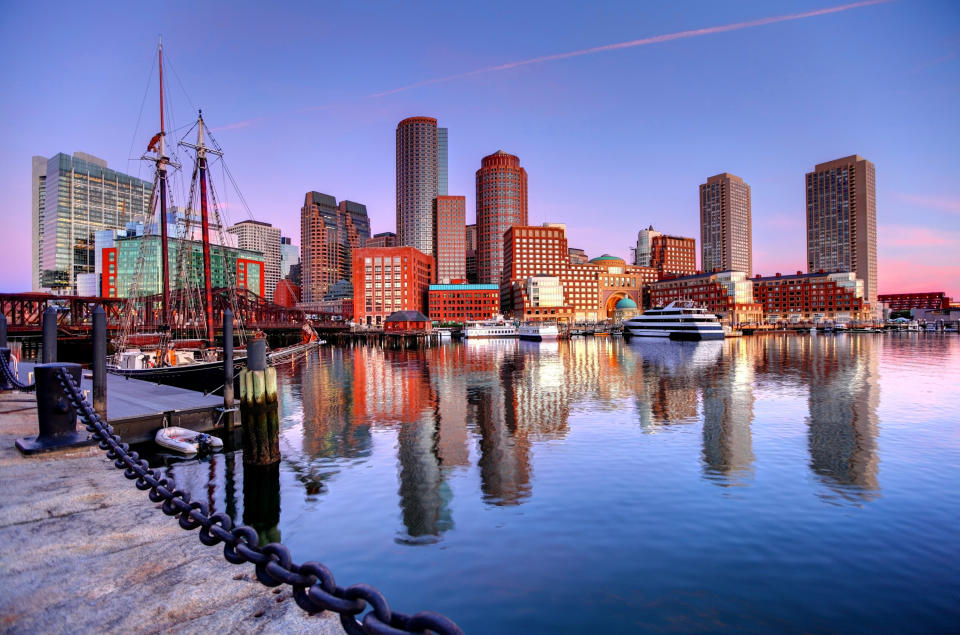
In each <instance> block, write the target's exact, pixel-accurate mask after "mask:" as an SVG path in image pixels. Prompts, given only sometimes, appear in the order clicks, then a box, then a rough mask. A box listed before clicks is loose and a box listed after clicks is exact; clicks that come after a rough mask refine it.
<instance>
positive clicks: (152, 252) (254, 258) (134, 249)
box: [104, 236, 264, 298]
mask: <svg viewBox="0 0 960 635" xmlns="http://www.w3.org/2000/svg"><path fill="white" fill-rule="evenodd" d="M141 245H142V248H143V269H142V274H141V276H140V281H139V285H138V286H137V287H134V285H133V283H134V278H135V276H136V274H137V260H138V259H139V258H140V250H141ZM184 248H186V249H189V250H190V251H189V253H188V254H187V258H186V260H185V261H184V263H183V271H182V272H181V271H180V264H179V261H180V250H181V249H184ZM116 250H117V260H116V262H117V266H116V286H115V290H116V296H114V297H119V298H125V297H128V296H130V295H131V294H132V293H135V295H137V296H143V295H153V294H157V293H160V290H161V287H162V284H161V274H160V258H161V255H160V254H161V250H160V238H159V236H137V237H135V238H118V239H117V241H116ZM167 256H168V260H169V269H170V288H171V289H180V288H183V287H185V286H189V288H192V289H202V288H203V245H202V243H199V242H196V241H192V240H179V239H171V240H169V241H168V248H167ZM238 261H240V262H239V265H240V266H239V267H238ZM245 261H246V262H245ZM251 263H256V264H251ZM263 267H264V259H263V255H262V254H260V253H258V252H255V251H248V250H246V249H237V248H235V247H221V246H219V245H211V247H210V278H211V280H212V286H213V288H215V289H216V288H218V287H228V286H240V287H242V288H246V289H249V290H251V291H253V292H254V293H256V294H257V295H260V289H261V285H262V282H263V280H262V278H263ZM238 277H239V278H240V279H239V280H238ZM112 286H113V285H111V284H110V283H109V280H108V281H107V284H105V285H104V295H110V294H109V293H108V291H107V290H108V289H109V288H110V287H112Z"/></svg>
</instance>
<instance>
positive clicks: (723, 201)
mask: <svg viewBox="0 0 960 635" xmlns="http://www.w3.org/2000/svg"><path fill="white" fill-rule="evenodd" d="M752 245H753V229H752V221H751V214H750V186H749V185H747V184H746V183H744V181H743V179H741V178H740V177H739V176H735V175H733V174H730V173H728V172H724V173H723V174H717V175H716V176H711V177H710V178H708V179H707V182H706V183H703V184H702V185H700V266H701V267H702V268H703V270H704V271H706V272H710V271H713V270H714V269H720V270H721V271H742V272H744V273H746V274H747V277H750V276H751V275H753V246H752Z"/></svg>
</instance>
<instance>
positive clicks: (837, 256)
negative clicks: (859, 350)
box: [806, 155, 877, 306]
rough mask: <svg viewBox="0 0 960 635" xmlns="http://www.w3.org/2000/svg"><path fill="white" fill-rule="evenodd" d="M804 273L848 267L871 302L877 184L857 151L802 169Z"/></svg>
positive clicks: (871, 169) (874, 299)
mask: <svg viewBox="0 0 960 635" xmlns="http://www.w3.org/2000/svg"><path fill="white" fill-rule="evenodd" d="M806 187H807V271H810V272H814V271H820V270H821V269H822V270H824V271H826V272H828V273H830V272H835V271H842V272H846V271H853V272H854V273H856V274H857V277H858V278H860V279H861V280H863V287H864V294H865V296H866V299H867V301H868V302H869V303H870V304H871V305H872V306H876V304H877V183H876V174H875V169H874V167H873V164H872V163H870V162H869V161H867V160H866V159H864V158H863V157H861V156H859V155H853V156H849V157H844V158H842V159H836V160H834V161H828V162H827V163H821V164H819V165H817V166H816V167H814V168H813V172H809V173H807V177H806Z"/></svg>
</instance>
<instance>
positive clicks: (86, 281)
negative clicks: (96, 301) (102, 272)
mask: <svg viewBox="0 0 960 635" xmlns="http://www.w3.org/2000/svg"><path fill="white" fill-rule="evenodd" d="M100 278H101V276H98V275H97V274H96V273H78V274H77V295H79V296H81V297H83V298H96V297H99V296H100Z"/></svg>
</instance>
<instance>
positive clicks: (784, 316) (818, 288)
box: [752, 271, 871, 323]
mask: <svg viewBox="0 0 960 635" xmlns="http://www.w3.org/2000/svg"><path fill="white" fill-rule="evenodd" d="M752 282H753V296H754V298H755V299H756V301H757V302H759V303H760V304H761V305H763V313H764V319H765V320H766V321H767V322H770V323H777V322H820V321H823V320H827V321H831V322H833V321H840V322H846V321H848V320H869V319H870V309H871V307H870V305H869V304H868V303H867V301H866V298H865V297H864V293H865V292H864V283H863V280H860V279H858V278H857V276H856V274H854V273H852V272H845V273H824V272H822V271H821V272H818V273H803V272H800V271H798V272H797V273H796V274H795V275H792V276H783V275H781V274H779V273H778V274H776V275H773V276H766V277H760V276H759V275H758V276H757V277H755V278H753V280H752Z"/></svg>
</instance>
